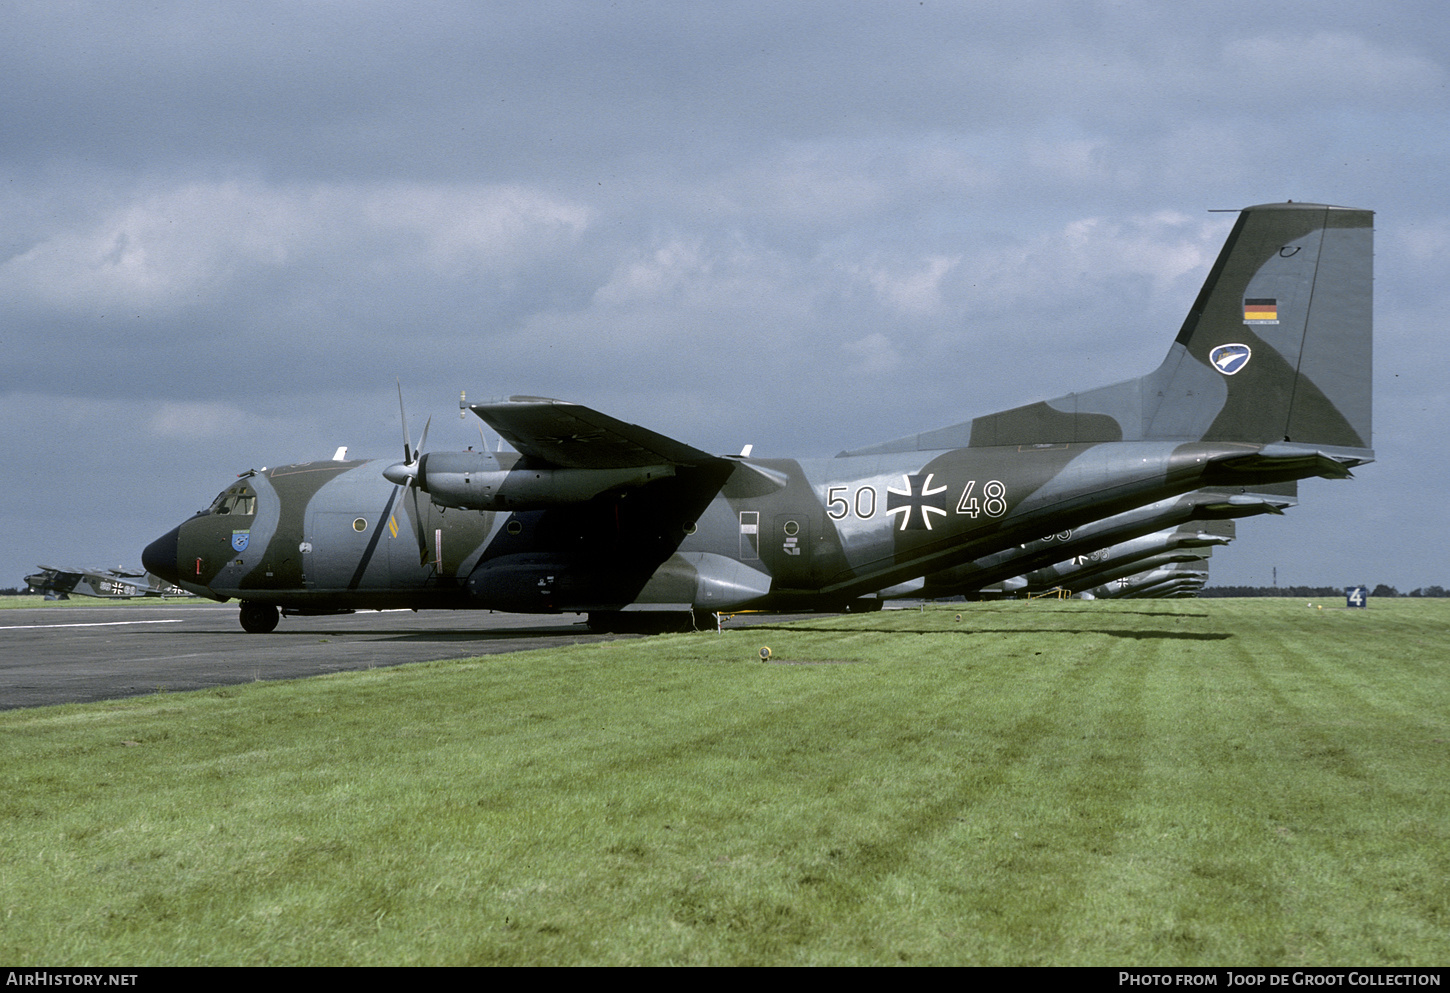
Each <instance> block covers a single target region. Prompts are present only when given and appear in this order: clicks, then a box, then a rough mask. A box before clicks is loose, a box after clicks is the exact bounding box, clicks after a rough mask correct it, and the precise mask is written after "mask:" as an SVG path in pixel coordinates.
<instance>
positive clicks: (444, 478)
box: [417, 452, 675, 511]
mask: <svg viewBox="0 0 1450 993" xmlns="http://www.w3.org/2000/svg"><path fill="white" fill-rule="evenodd" d="M674 474H675V467H674V466H672V465H654V466H642V467H626V468H611V469H553V468H540V469H527V468H523V467H521V466H514V467H512V468H505V467H504V466H503V465H501V464H500V463H499V460H498V458H497V457H496V456H494V455H492V454H491V453H488V452H429V453H428V454H426V455H424V456H423V458H422V460H421V462H420V464H419V466H418V474H417V486H418V488H419V489H420V490H422V491H423V492H424V493H427V494H428V496H429V497H431V498H432V500H433V502H434V503H436V504H437V505H438V506H440V507H456V508H459V509H462V510H500V511H512V510H543V509H546V508H548V507H561V506H565V505H567V504H571V503H584V502H585V501H587V500H592V499H594V498H595V497H597V496H599V495H600V494H601V493H607V492H609V491H610V490H616V489H625V488H628V487H632V486H644V485H645V484H647V483H651V482H654V481H655V480H657V479H665V478H668V477H670V476H673V475H674Z"/></svg>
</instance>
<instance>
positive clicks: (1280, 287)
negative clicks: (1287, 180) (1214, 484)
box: [971, 203, 1374, 461]
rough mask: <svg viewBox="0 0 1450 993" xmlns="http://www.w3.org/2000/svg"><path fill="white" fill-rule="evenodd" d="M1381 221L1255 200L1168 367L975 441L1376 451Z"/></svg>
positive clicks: (1002, 422) (1065, 401)
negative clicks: (1376, 271)
mask: <svg viewBox="0 0 1450 993" xmlns="http://www.w3.org/2000/svg"><path fill="white" fill-rule="evenodd" d="M1373 223H1374V214H1373V213H1372V212H1370V211H1367V210H1352V209H1349V208H1345V207H1330V206H1325V205H1323V204H1307V203H1283V204H1264V205H1261V206H1258V207H1246V208H1245V209H1244V210H1243V211H1241V212H1240V213H1239V219H1238V223H1236V224H1235V225H1234V228H1233V231H1232V232H1231V233H1230V234H1229V237H1228V241H1227V242H1225V243H1224V246H1223V250H1222V251H1221V252H1220V253H1219V256H1218V261H1216V262H1215V263H1214V264H1213V268H1212V269H1211V270H1210V271H1209V274H1208V279H1207V280H1206V281H1205V282H1204V284H1203V289H1202V290H1200V291H1199V294H1198V299H1197V300H1196V301H1194V304H1193V307H1192V309H1191V310H1190V311H1189V312H1188V317H1187V319H1186V320H1185V321H1184V322H1183V327H1182V329H1181V330H1180V331H1179V332H1178V337H1177V339H1176V340H1175V341H1174V343H1173V347H1172V348H1171V349H1170V350H1169V352H1168V357H1167V358H1166V359H1164V360H1163V364H1162V365H1161V366H1159V367H1158V369H1157V371H1155V372H1153V373H1151V374H1149V375H1147V376H1144V377H1142V378H1141V379H1134V380H1129V381H1128V382H1125V383H1118V384H1116V385H1114V386H1106V387H1103V388H1101V389H1097V390H1091V391H1088V392H1085V393H1074V394H1070V395H1068V396H1065V397H1061V398H1059V399H1057V400H1049V401H1046V402H1045V403H1038V404H1031V405H1029V406H1026V407H1018V408H1016V409H1015V410H1007V411H1003V412H1001V413H999V414H989V415H987V416H986V417H979V418H977V419H976V420H975V421H973V422H972V434H971V444H973V445H1002V444H1009V445H1010V444H1036V443H1041V442H1044V441H1048V442H1052V441H1119V440H1121V441H1137V440H1153V441H1239V442H1250V443H1255V444H1273V443H1279V442H1291V443H1293V444H1296V445H1303V446H1314V447H1317V448H1323V449H1332V450H1340V449H1349V450H1353V451H1354V452H1357V453H1358V457H1357V458H1356V461H1367V460H1368V459H1370V458H1372V457H1373V452H1371V451H1369V449H1370V444H1371V442H1370V415H1371V411H1370V397H1371V391H1370V386H1371V372H1372V360H1371V341H1372V322H1371V303H1372V299H1373V248H1374V229H1373V227H1372V225H1373ZM1338 454H1343V455H1346V456H1349V455H1351V454H1353V452H1351V451H1346V452H1341V453H1338Z"/></svg>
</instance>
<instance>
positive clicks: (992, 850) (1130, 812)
mask: <svg viewBox="0 0 1450 993" xmlns="http://www.w3.org/2000/svg"><path fill="white" fill-rule="evenodd" d="M958 613H960V614H961V618H962V619H961V620H960V621H957V620H956V616H957V614H958ZM762 645H769V646H770V648H771V649H772V650H773V652H774V656H775V660H774V661H772V662H770V663H762V662H761V661H760V660H759V658H758V656H757V652H758V650H759V648H760V647H761V646H762ZM265 647H266V639H265V638H261V637H259V638H257V639H255V640H254V641H251V642H249V643H248V648H249V650H258V651H264V650H265ZM1447 660H1450V601H1434V600H1416V601H1411V600H1399V601H1374V602H1373V604H1372V606H1371V609H1369V610H1362V611H1348V610H1344V609H1343V608H1342V601H1339V602H1333V603H1327V604H1326V605H1325V608H1324V609H1323V610H1317V609H1312V608H1306V606H1305V601H1299V600H1271V599H1256V600H1186V601H1185V600H1179V601H1128V602H1117V603H1110V602H1095V603H1084V602H1075V601H1069V602H1056V601H1054V602H1034V603H1020V602H1013V603H1001V604H974V605H958V606H953V607H943V606H937V607H934V608H929V609H927V610H926V611H925V612H921V613H918V612H916V611H888V612H883V613H879V614H871V615H864V616H850V617H822V618H820V619H817V620H813V621H810V622H806V623H803V624H797V625H792V626H784V627H779V628H774V629H762V628H753V629H737V630H729V631H727V632H726V633H725V634H723V635H716V634H698V635H669V636H661V637H657V638H651V639H645V640H630V641H618V642H611V643H607V644H596V645H587V646H577V647H575V648H572V649H566V650H555V651H548V652H538V653H528V654H514V655H501V656H492V657H489V658H486V659H475V660H463V661H452V662H436V663H428V664H424V665H413V666H404V667H398V668H390V669H378V670H372V671H369V672H361V673H348V674H339V675H333V676H325V677H318V678H315V679H309V680H304V681H299V682H292V683H254V684H248V685H245V686H237V687H230V688H226V689H220V690H212V691H207V692H201V693H195V694H161V695H157V696H150V697H140V698H133V699H128V700H122V701H117V702H114V703H104V704H92V705H85V706H66V707H55V708H41V709H35V710H27V711H11V712H8V713H4V714H0V747H3V752H0V783H3V789H0V844H3V851H4V856H3V859H0V961H4V962H6V963H9V964H12V965H27V964H50V965H62V964H76V965H79V964H85V965H169V964H241V965H263V964H306V965H342V964H384V965H406V964H525V963H539V964H569V965H573V964H605V965H614V964H657V965H666V964H738V965H745V964H749V965H767V964H821V965H880V964H893V963H907V964H931V965H971V964H998V965H1016V964H1024V965H1025V964H1060V965H1089V964H1093V965H1166V964H1183V965H1192V964H1208V965H1230V964H1233V965H1255V964H1257V965H1299V964H1305V965H1346V964H1356V965H1372V964H1407V965H1435V964H1443V963H1445V962H1446V961H1447V960H1450V777H1447V774H1446V769H1447V759H1450V693H1447V689H1450V686H1447V666H1450V662H1447Z"/></svg>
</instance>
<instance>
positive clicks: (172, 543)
mask: <svg viewBox="0 0 1450 993" xmlns="http://www.w3.org/2000/svg"><path fill="white" fill-rule="evenodd" d="M180 535H181V527H180V526H179V525H178V526H177V527H174V528H172V529H171V530H170V531H167V532H166V533H165V534H163V535H162V536H161V537H159V538H157V539H156V540H155V541H153V542H152V543H151V544H149V545H147V546H146V550H145V551H144V552H142V553H141V564H142V565H143V566H145V567H146V571H147V572H149V573H151V574H152V575H154V576H160V577H161V578H162V579H164V580H166V581H167V582H168V583H175V582H176V581H177V580H179V579H180V578H181V574H180V573H179V572H178V571H177V569H176V542H177V539H178V538H179V537H180Z"/></svg>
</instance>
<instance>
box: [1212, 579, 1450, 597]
mask: <svg viewBox="0 0 1450 993" xmlns="http://www.w3.org/2000/svg"><path fill="white" fill-rule="evenodd" d="M1345 589H1346V587H1343V586H1205V587H1204V588H1203V589H1201V590H1199V591H1198V595H1199V596H1201V597H1243V596H1292V597H1320V598H1322V599H1328V598H1329V597H1341V596H1344V591H1345ZM1369 596H1370V599H1371V600H1373V599H1374V598H1375V597H1401V596H1413V597H1446V596H1450V590H1447V589H1445V587H1443V586H1421V587H1416V588H1415V589H1413V590H1411V591H1410V592H1408V593H1401V592H1400V591H1399V590H1397V589H1395V588H1394V587H1393V586H1387V585H1385V584H1384V583H1380V584H1379V585H1378V586H1376V587H1375V588H1374V589H1372V590H1370V591H1369Z"/></svg>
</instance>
